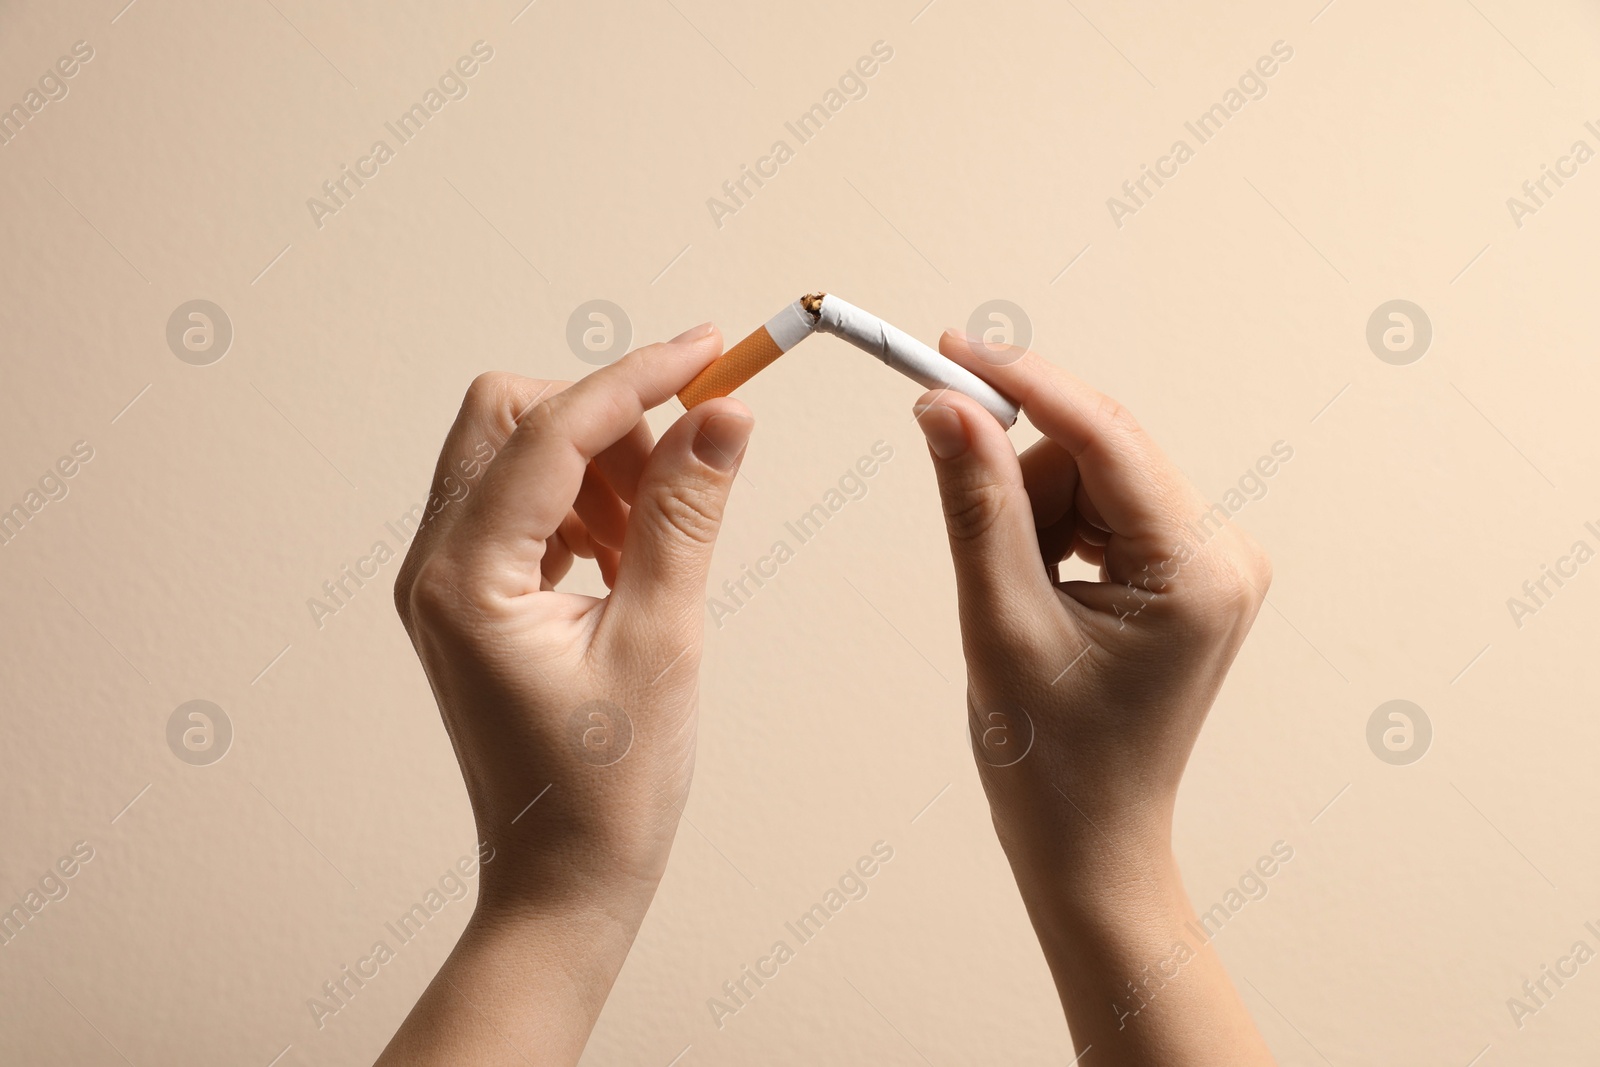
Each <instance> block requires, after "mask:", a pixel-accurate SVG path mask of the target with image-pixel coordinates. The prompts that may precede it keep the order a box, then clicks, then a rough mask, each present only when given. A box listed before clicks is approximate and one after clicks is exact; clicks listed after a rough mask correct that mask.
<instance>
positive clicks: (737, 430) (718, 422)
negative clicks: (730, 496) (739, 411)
mask: <svg viewBox="0 0 1600 1067" xmlns="http://www.w3.org/2000/svg"><path fill="white" fill-rule="evenodd" d="M755 421H756V420H755V419H752V418H751V417H750V416H748V415H733V414H727V413H723V414H717V415H713V416H711V417H710V418H709V419H707V420H706V421H705V424H704V425H702V426H701V427H700V432H699V433H697V434H695V436H694V454H695V456H697V457H698V458H699V460H700V462H701V463H704V464H705V465H706V466H708V467H710V468H711V469H712V470H719V471H726V470H732V469H733V466H734V464H736V463H738V462H739V457H740V456H742V455H744V448H745V445H747V444H749V443H750V430H751V428H752V427H753V426H754V425H755Z"/></svg>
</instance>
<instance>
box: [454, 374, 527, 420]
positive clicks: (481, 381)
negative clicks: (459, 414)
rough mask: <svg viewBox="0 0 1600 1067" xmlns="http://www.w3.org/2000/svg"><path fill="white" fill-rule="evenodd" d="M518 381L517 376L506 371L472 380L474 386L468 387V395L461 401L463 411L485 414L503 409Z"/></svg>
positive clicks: (481, 375)
mask: <svg viewBox="0 0 1600 1067" xmlns="http://www.w3.org/2000/svg"><path fill="white" fill-rule="evenodd" d="M516 380H517V376H516V375H515V374H508V373H507V372H505V371H498V370H492V371H485V372H483V373H482V374H480V375H478V376H477V377H476V378H474V379H472V384H471V385H469V386H467V395H466V396H465V397H463V398H462V401H461V407H462V409H463V410H466V411H471V412H475V413H484V412H489V411H493V410H494V409H496V408H499V407H503V406H504V405H505V401H506V399H507V398H508V397H509V396H510V395H511V391H512V387H513V385H514V383H515V382H516Z"/></svg>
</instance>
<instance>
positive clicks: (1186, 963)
mask: <svg viewBox="0 0 1600 1067" xmlns="http://www.w3.org/2000/svg"><path fill="white" fill-rule="evenodd" d="M1025 879H1026V880H1028V882H1029V884H1023V883H1024V880H1025ZM1018 882H1019V885H1021V886H1022V888H1023V897H1024V900H1025V901H1026V902H1027V905H1028V911H1029V914H1030V916H1031V917H1032V919H1033V923H1034V928H1035V930H1036V931H1037V932H1038V934H1039V940H1040V944H1041V946H1042V947H1043V949H1044V953H1045V958H1046V960H1047V961H1048V963H1049V965H1050V970H1051V973H1052V975H1053V976H1054V978H1055V982H1056V989H1057V992H1058V993H1059V995H1060V997H1061V1003H1062V1007H1063V1008H1064V1009H1065V1011H1066V1015H1067V1023H1068V1025H1069V1026H1070V1027H1071V1029H1072V1037H1073V1041H1074V1043H1075V1044H1076V1046H1077V1051H1078V1054H1079V1055H1080V1056H1081V1055H1083V1054H1084V1053H1085V1052H1086V1051H1087V1050H1088V1049H1089V1048H1090V1046H1093V1048H1094V1053H1093V1060H1092V1061H1091V1062H1093V1063H1096V1064H1100V1065H1102V1067H1113V1065H1116V1067H1133V1065H1140V1067H1144V1065H1153V1064H1160V1065H1161V1067H1253V1065H1269V1064H1271V1063H1272V1062H1273V1060H1272V1055H1271V1053H1270V1052H1269V1051H1268V1049H1267V1047H1266V1044H1265V1042H1263V1041H1262V1039H1261V1036H1260V1034H1259V1033H1258V1032H1257V1030H1256V1028H1255V1024H1254V1022H1253V1021H1252V1020H1251V1018H1250V1015H1249V1012H1248V1011H1246V1010H1245V1006H1244V1004H1243V1002H1242V1001H1241V1000H1240V999H1239V995H1238V993H1237V991H1236V990H1235V989H1234V986H1233V983H1232V982H1231V981H1230V980H1229V978H1228V974H1227V971H1226V970H1224V969H1223V966H1222V962H1221V960H1220V959H1219V958H1218V956H1217V953H1216V950H1215V949H1214V948H1213V947H1212V946H1211V944H1210V943H1209V941H1208V940H1206V939H1205V938H1203V937H1202V936H1200V935H1199V934H1198V933H1197V932H1196V931H1198V930H1199V925H1198V923H1197V922H1196V921H1195V915H1194V910H1193V908H1192V907H1191V906H1190V904H1189V900H1188V896H1187V894H1185V892H1184V889H1183V883H1182V879H1181V878H1180V876H1179V873H1178V868H1177V864H1176V863H1175V862H1174V860H1173V858H1172V855H1171V851H1170V849H1169V848H1166V847H1165V846H1161V847H1157V848H1149V849H1132V850H1129V849H1123V850H1121V851H1120V852H1119V853H1117V854H1115V855H1114V857H1113V858H1111V859H1107V858H1106V857H1105V853H1104V852H1103V851H1102V852H1101V853H1100V856H1099V857H1098V859H1097V860H1096V861H1095V862H1094V863H1085V864H1082V865H1076V866H1075V870H1074V871H1073V872H1072V873H1071V874H1070V875H1064V876H1059V877H1054V878H1049V877H1043V876H1040V875H1038V874H1028V873H1026V872H1022V871H1019V872H1018Z"/></svg>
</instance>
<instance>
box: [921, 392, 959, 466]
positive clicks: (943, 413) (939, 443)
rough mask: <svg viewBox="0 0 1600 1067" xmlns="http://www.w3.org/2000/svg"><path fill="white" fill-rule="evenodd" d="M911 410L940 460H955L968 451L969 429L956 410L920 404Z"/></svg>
mask: <svg viewBox="0 0 1600 1067" xmlns="http://www.w3.org/2000/svg"><path fill="white" fill-rule="evenodd" d="M911 410H912V412H913V413H914V414H915V415H916V416H917V425H918V426H921V427H922V433H923V436H925V437H927V439H928V447H929V448H931V449H933V454H934V455H936V456H938V457H939V458H940V459H955V458H956V457H957V456H959V455H961V454H962V453H963V452H965V451H966V450H967V447H968V445H969V442H968V441H967V428H966V426H964V425H963V424H962V422H961V416H960V415H959V414H957V413H956V410H955V409H954V408H949V407H946V406H945V405H943V404H918V405H916V406H915V407H913V408H912V409H911Z"/></svg>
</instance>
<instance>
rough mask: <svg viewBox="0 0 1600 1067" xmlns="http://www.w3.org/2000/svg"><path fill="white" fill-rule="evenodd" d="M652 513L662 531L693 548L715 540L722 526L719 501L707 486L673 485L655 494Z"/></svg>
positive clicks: (720, 501)
mask: <svg viewBox="0 0 1600 1067" xmlns="http://www.w3.org/2000/svg"><path fill="white" fill-rule="evenodd" d="M655 504H656V506H655V507H654V508H653V509H652V511H653V512H654V513H655V514H656V515H657V516H658V519H657V521H658V522H659V523H660V524H661V527H662V529H663V530H665V531H666V532H669V533H672V534H674V535H676V536H678V537H679V538H681V539H683V540H685V541H689V542H691V543H693V544H697V545H709V544H711V543H712V542H714V541H715V540H716V539H717V530H718V529H719V528H720V527H721V525H722V500H721V497H720V495H719V494H717V493H716V492H714V491H713V490H711V489H710V488H709V487H703V486H694V487H691V486H684V485H680V486H676V487H674V488H672V489H661V490H658V491H657V493H656V500H655Z"/></svg>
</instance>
